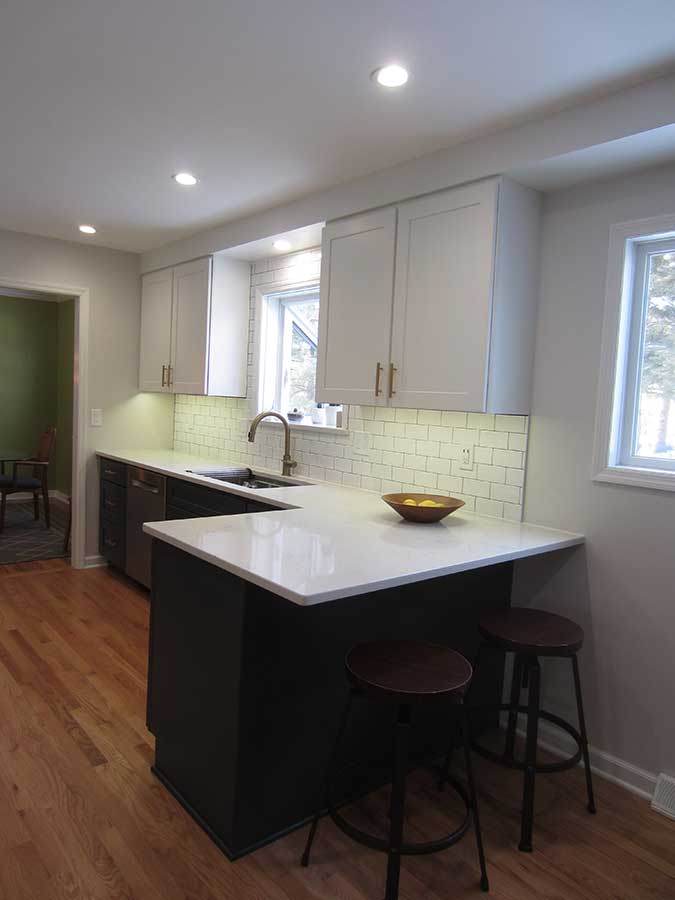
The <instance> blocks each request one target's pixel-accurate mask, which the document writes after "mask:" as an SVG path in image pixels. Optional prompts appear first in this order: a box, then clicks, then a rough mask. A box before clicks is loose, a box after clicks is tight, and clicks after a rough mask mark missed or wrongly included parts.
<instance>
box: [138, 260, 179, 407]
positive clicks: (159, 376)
mask: <svg viewBox="0 0 675 900" xmlns="http://www.w3.org/2000/svg"><path fill="white" fill-rule="evenodd" d="M172 295H173V270H172V269H162V270H161V271H160V272H151V273H150V274H149V275H144V276H143V278H142V281H141V354H140V365H139V373H138V387H139V390H141V391H163V392H167V391H170V390H171V388H170V386H169V363H170V362H171V303H172Z"/></svg>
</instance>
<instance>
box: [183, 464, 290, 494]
mask: <svg viewBox="0 0 675 900" xmlns="http://www.w3.org/2000/svg"><path fill="white" fill-rule="evenodd" d="M187 471H188V472H191V473H192V474H193V475H203V476H204V477H205V478H213V480H214V481H224V482H227V484H236V485H237V486H238V487H245V488H249V489H250V490H252V491H260V490H267V489H269V488H277V487H299V486H300V485H304V484H307V482H306V481H284V480H283V479H281V478H275V477H274V476H273V475H256V474H255V473H254V472H252V471H251V469H220V470H219V469H188V470H187Z"/></svg>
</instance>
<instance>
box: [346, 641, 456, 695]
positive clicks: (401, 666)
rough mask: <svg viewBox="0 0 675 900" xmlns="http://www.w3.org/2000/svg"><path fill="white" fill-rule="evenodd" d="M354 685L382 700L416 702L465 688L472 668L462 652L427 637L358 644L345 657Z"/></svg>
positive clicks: (348, 673) (350, 678) (349, 675)
mask: <svg viewBox="0 0 675 900" xmlns="http://www.w3.org/2000/svg"><path fill="white" fill-rule="evenodd" d="M345 666H346V669H347V675H348V677H349V680H350V681H351V683H352V685H353V686H354V687H356V688H358V689H359V690H361V691H363V692H364V693H366V694H370V695H371V696H373V697H374V698H376V699H379V700H391V701H393V702H395V703H415V702H419V701H424V700H433V699H437V698H442V697H447V696H448V695H450V694H455V693H457V692H460V691H463V690H464V689H465V688H466V687H467V686H468V684H469V682H470V681H471V675H472V669H471V665H470V664H469V662H468V660H466V659H465V658H464V657H463V656H462V655H461V653H457V652H456V651H455V650H451V649H450V648H449V647H441V646H439V645H438V644H429V643H426V642H425V641H371V642H369V643H364V644H357V646H356V647H353V648H352V649H351V650H350V651H349V653H348V654H347V657H346V659H345Z"/></svg>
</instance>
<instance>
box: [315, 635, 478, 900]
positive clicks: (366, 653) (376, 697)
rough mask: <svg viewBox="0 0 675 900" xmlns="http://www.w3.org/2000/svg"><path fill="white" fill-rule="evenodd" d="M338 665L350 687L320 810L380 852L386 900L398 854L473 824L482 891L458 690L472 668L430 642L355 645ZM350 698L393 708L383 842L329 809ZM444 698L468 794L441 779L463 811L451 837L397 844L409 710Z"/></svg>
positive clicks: (394, 884) (428, 849)
mask: <svg viewBox="0 0 675 900" xmlns="http://www.w3.org/2000/svg"><path fill="white" fill-rule="evenodd" d="M345 666H346V670H347V678H348V680H349V683H350V690H349V694H348V697H347V702H346V705H345V708H344V711H343V714H342V718H341V721H340V727H339V729H338V734H337V738H336V741H335V745H334V748H333V753H332V756H331V761H330V763H329V766H328V771H327V774H326V779H325V784H324V790H325V805H326V806H327V808H328V814H329V815H330V817H331V818H332V820H333V821H334V822H335V824H336V825H337V826H338V828H340V829H341V830H342V831H343V832H344V833H345V834H347V835H348V836H349V837H351V838H352V839H353V840H355V841H358V842H359V843H361V844H364V845H365V846H366V847H371V848H372V849H374V850H380V851H382V852H384V853H386V854H387V857H388V861H387V888H386V896H385V900H396V898H397V897H398V885H399V873H400V868H401V856H403V855H406V854H418V855H419V854H426V853H436V852H438V851H439V850H444V849H445V848H446V847H450V846H452V844H455V843H457V841H459V840H460V839H461V838H462V837H464V835H465V834H466V833H467V831H468V830H469V829H470V827H471V824H472V823H473V827H474V831H475V836H476V843H477V846H478V860H479V863H480V872H481V879H480V887H481V889H482V890H483V891H487V890H489V884H488V878H487V871H486V868H485V855H484V852H483V841H482V837H481V830H480V821H479V818H478V805H477V802H476V788H475V784H474V778H473V769H472V765H471V750H470V744H469V740H470V736H469V729H468V722H467V719H466V712H465V708H464V702H463V701H464V693H465V690H466V688H467V687H468V685H469V683H470V681H471V676H472V674H473V673H472V669H471V665H470V664H469V662H468V661H467V660H466V659H465V658H464V657H463V656H462V655H461V654H460V653H456V652H455V651H454V650H450V649H449V648H447V647H440V646H438V645H436V644H428V643H424V642H421V641H374V642H371V643H365V644H358V645H357V646H356V647H354V648H353V649H352V650H350V651H349V653H348V654H347V657H346V659H345ZM356 698H364V699H366V700H369V701H371V702H377V703H392V704H395V705H396V707H397V715H396V726H395V733H394V763H393V774H392V782H391V785H392V786H391V801H390V808H389V820H390V822H389V837H388V839H386V840H385V839H384V838H380V837H376V836H375V835H373V834H369V833H368V832H365V831H362V830H361V829H359V828H356V827H355V826H354V825H352V824H351V823H350V822H348V821H347V820H346V819H344V818H343V816H342V815H341V814H340V813H339V812H338V810H337V809H336V806H335V803H334V801H333V798H332V785H333V781H334V779H335V777H336V775H337V773H336V771H335V768H336V763H337V758H338V753H339V749H340V745H341V743H342V740H343V738H344V735H345V731H346V728H347V725H348V722H349V716H350V712H351V708H352V702H353V700H354V699H356ZM443 700H445V701H446V702H448V703H452V704H455V705H456V706H457V707H458V708H459V710H460V718H461V724H462V734H463V744H464V756H465V760H466V774H467V780H468V791H467V789H466V788H465V786H464V785H463V784H462V782H460V781H459V780H458V779H457V778H455V777H454V776H451V775H447V774H446V775H444V779H443V780H444V781H446V780H447V782H448V783H449V785H450V786H451V787H452V788H453V789H454V790H455V792H456V793H457V794H458V795H459V796H460V797H461V799H462V801H463V803H464V807H465V811H466V814H465V817H464V820H463V822H462V824H461V825H460V826H459V827H458V828H457V829H456V830H455V831H453V832H452V833H451V834H447V835H445V836H444V837H441V838H438V839H437V840H433V841H428V842H424V843H408V842H406V841H404V840H403V822H404V817H405V787H406V776H407V774H408V764H409V760H408V750H409V745H410V729H411V720H412V709H413V707H414V706H416V705H417V704H420V703H427V702H429V701H443ZM320 816H321V807H319V808H318V809H317V811H316V814H315V816H314V819H313V821H312V825H311V828H310V832H309V835H308V837H307V844H306V847H305V852H304V853H303V856H302V865H303V866H307V865H309V855H310V851H311V849H312V843H313V841H314V837H315V835H316V830H317V825H318V822H319V818H320Z"/></svg>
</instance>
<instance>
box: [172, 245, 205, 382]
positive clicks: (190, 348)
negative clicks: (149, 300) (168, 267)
mask: <svg viewBox="0 0 675 900" xmlns="http://www.w3.org/2000/svg"><path fill="white" fill-rule="evenodd" d="M210 305H211V259H210V258H209V257H207V258H206V259H197V260H195V261H194V262H189V263H183V265H180V266H176V267H175V268H174V270H173V320H172V325H171V359H172V361H173V362H172V365H171V386H172V389H173V391H174V392H175V393H176V394H208V393H209V390H208V377H209V371H208V365H207V361H208V344H209V326H210V315H209V313H210Z"/></svg>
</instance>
